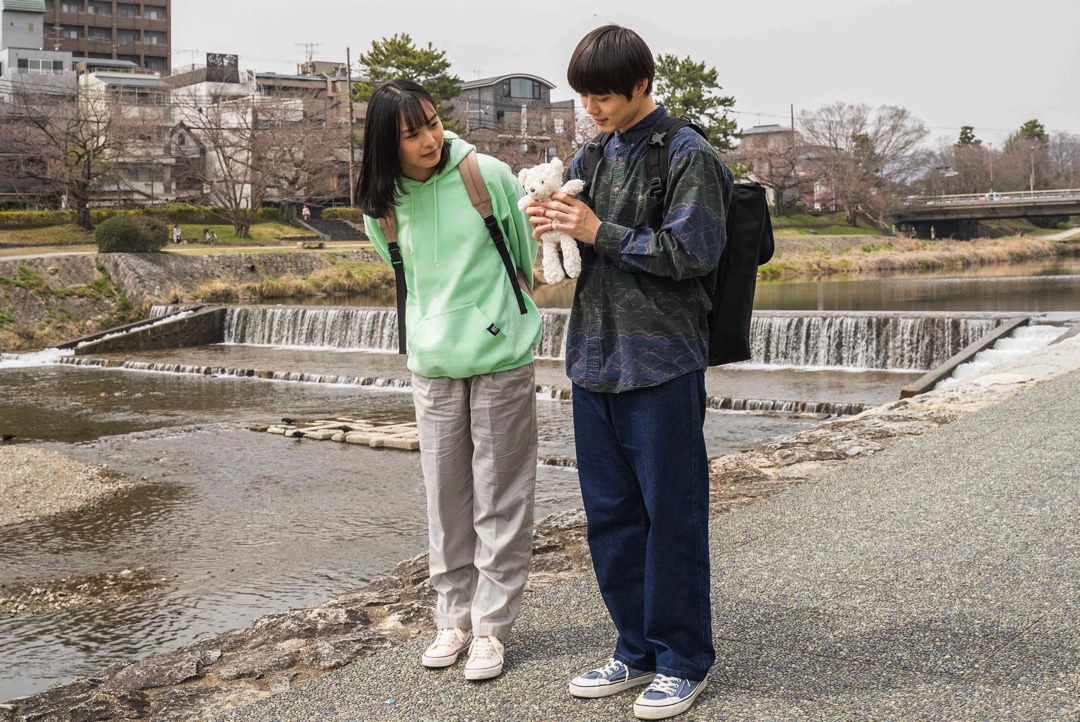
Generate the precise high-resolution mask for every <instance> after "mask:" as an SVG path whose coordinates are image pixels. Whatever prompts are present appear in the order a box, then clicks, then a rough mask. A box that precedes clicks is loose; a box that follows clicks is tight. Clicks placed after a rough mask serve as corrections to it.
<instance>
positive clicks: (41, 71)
mask: <svg viewBox="0 0 1080 722" xmlns="http://www.w3.org/2000/svg"><path fill="white" fill-rule="evenodd" d="M17 67H18V71H19V72H20V73H29V74H30V75H60V74H62V73H63V72H64V61H62V60H39V59H37V58H19V59H18V61H17Z"/></svg>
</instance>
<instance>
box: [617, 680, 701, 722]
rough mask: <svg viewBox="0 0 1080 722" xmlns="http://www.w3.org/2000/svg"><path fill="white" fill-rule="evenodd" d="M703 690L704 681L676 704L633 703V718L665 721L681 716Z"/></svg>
mask: <svg viewBox="0 0 1080 722" xmlns="http://www.w3.org/2000/svg"><path fill="white" fill-rule="evenodd" d="M703 689H705V680H701V684H699V685H698V686H697V687H695V688H694V691H693V692H691V693H690V695H689V696H688V697H687V698H686V699H682V700H679V701H678V702H673V703H671V704H665V705H660V706H653V705H643V704H639V703H637V702H634V716H635V717H637V718H638V719H667V718H668V717H674V716H675V715H677V714H682V713H683V712H685V711H686V710H688V709H690V708H691V707H692V706H693V705H694V701H695V700H697V698H698V695H699V694H701V691H702V690H703Z"/></svg>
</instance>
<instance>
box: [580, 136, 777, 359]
mask: <svg viewBox="0 0 1080 722" xmlns="http://www.w3.org/2000/svg"><path fill="white" fill-rule="evenodd" d="M684 126H689V127H690V128H692V129H694V130H695V131H696V132H697V133H698V134H699V135H700V136H701V137H703V138H706V139H707V136H706V135H705V131H703V130H702V129H701V128H700V127H698V126H697V125H695V124H694V123H691V122H690V121H689V120H686V119H685V118H673V117H668V118H665V119H664V120H662V121H660V123H659V124H658V125H657V126H656V128H655V129H654V130H653V132H652V133H651V134H650V136H649V139H648V140H647V141H646V143H647V144H648V149H647V151H646V152H647V153H648V158H647V163H648V169H649V196H648V198H647V199H646V202H645V205H644V206H643V207H642V208H641V209H640V210H639V211H638V217H637V219H636V220H635V221H634V225H635V226H639V225H643V224H647V225H648V226H649V227H651V228H652V229H653V230H659V228H660V224H661V223H662V222H663V218H664V192H665V189H666V187H667V177H668V147H669V146H670V145H671V139H672V138H674V137H675V133H676V132H677V131H678V130H679V129H680V128H683V127H684ZM610 139H611V133H601V134H600V135H598V136H596V137H595V138H593V139H592V140H591V141H589V145H588V148H587V149H586V152H585V158H584V164H585V165H584V172H583V176H584V180H585V182H586V184H591V183H592V181H593V179H594V178H595V174H596V168H597V166H598V165H599V164H600V159H601V158H602V157H603V154H604V146H606V145H607V142H608V141H609V140H610ZM588 187H589V186H588V185H586V189H588ZM586 192H588V191H586ZM590 197H591V194H590ZM725 200H726V201H728V202H727V203H726V206H727V245H725V246H724V252H723V253H722V254H721V255H720V263H719V265H718V266H717V269H716V271H717V272H716V285H715V286H714V287H713V288H706V289H705V290H706V291H707V292H708V293H709V297H710V298H711V299H712V308H711V309H710V310H709V315H708V322H709V365H710V366H720V365H722V364H729V363H736V362H738V361H747V360H749V359H750V318H751V315H752V313H753V310H754V289H755V287H756V285H757V268H758V266H759V265H761V264H763V263H767V262H768V261H769V259H770V258H772V255H773V250H774V245H775V244H774V241H773V230H772V218H771V217H770V215H769V204H768V200H767V198H766V195H765V187H764V186H763V185H761V184H760V183H736V184H734V186H733V187H732V190H731V197H730V198H728V199H725ZM703 282H704V281H703Z"/></svg>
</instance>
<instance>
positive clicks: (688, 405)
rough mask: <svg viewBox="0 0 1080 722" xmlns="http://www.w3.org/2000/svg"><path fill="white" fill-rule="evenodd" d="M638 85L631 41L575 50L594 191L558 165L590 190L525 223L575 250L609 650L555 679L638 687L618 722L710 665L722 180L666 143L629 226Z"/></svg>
mask: <svg viewBox="0 0 1080 722" xmlns="http://www.w3.org/2000/svg"><path fill="white" fill-rule="evenodd" d="M654 75H655V66H654V62H653V55H652V52H651V51H650V50H649V47H648V46H647V45H646V44H645V42H644V40H642V39H641V37H640V36H638V35H637V33H635V32H633V31H632V30H629V29H627V28H623V27H620V26H617V25H606V26H603V27H600V28H597V29H595V30H593V31H592V32H590V33H589V34H588V35H586V36H585V37H584V38H583V39H582V40H581V42H580V43H579V44H578V46H577V48H576V49H575V50H574V53H573V56H572V57H571V58H570V64H569V68H568V71H567V79H568V80H569V84H570V86H571V87H573V88H574V90H576V91H577V92H578V94H579V95H580V97H581V103H582V106H583V108H584V109H585V111H586V112H587V113H588V114H589V116H590V117H591V118H592V119H593V121H594V122H595V123H596V126H597V129H598V130H599V131H600V132H601V133H603V134H610V135H609V136H606V137H607V142H606V143H605V144H604V146H603V147H602V148H600V149H599V150H597V151H594V152H599V153H601V154H602V155H601V156H600V161H599V166H598V168H597V171H596V173H595V177H594V178H585V177H583V172H582V169H583V164H584V160H583V159H584V155H585V154H586V153H588V152H589V150H588V148H589V144H586V145H585V147H583V148H582V150H581V151H579V152H578V154H577V156H576V157H575V158H574V160H573V162H572V164H571V170H570V175H571V177H572V178H580V179H582V180H584V181H585V182H586V184H590V183H591V187H588V186H587V191H586V195H585V198H584V200H580V199H581V198H582V196H578V197H577V198H574V197H571V196H568V195H565V194H558V193H557V194H555V195H554V197H553V199H552V200H551V201H549V202H546V203H544V204H534V205H533V206H530V207H529V208H527V209H526V211H527V213H528V214H529V216H530V222H531V223H532V225H533V235H534V236H536V237H539V236H540V235H541V234H543V233H546V232H547V231H549V230H552V229H555V230H559V231H565V232H567V233H569V234H570V235H572V236H573V237H574V238H576V239H577V240H578V241H581V243H582V244H583V251H582V269H581V275H580V276H579V277H578V280H577V286H576V288H575V290H574V300H573V304H572V307H571V312H570V321H569V325H568V328H567V339H566V370H567V375H568V376H569V377H570V380H571V381H572V382H573V384H574V386H573V395H572V400H573V406H574V437H575V443H576V446H577V461H578V478H579V479H580V483H581V495H582V501H583V502H584V506H585V513H586V516H587V519H588V538H589V550H590V552H591V554H592V560H593V566H594V569H595V571H596V578H597V582H598V583H599V586H600V592H601V595H602V596H603V598H604V603H605V604H606V606H607V608H608V611H609V613H610V614H611V618H612V621H613V622H614V623H615V628H616V630H617V631H618V639H617V641H616V642H615V649H614V652H613V653H611V654H610V658H609V659H608V661H607V662H606V663H604V664H600V665H599V666H597V667H596V668H595V669H592V670H590V671H587V672H585V673H583V674H580V675H578V676H577V677H575V678H574V679H573V680H571V682H570V694H572V695H574V696H577V697H606V696H608V695H611V694H616V693H618V692H622V691H623V690H627V689H631V688H634V687H638V686H640V685H648V686H647V687H645V689H644V691H642V692H641V693H640V694H639V695H638V696H637V699H636V700H635V702H634V707H633V710H634V714H635V715H636V716H638V717H639V718H643V719H661V718H665V717H671V716H673V715H676V714H679V713H681V712H683V711H685V710H687V709H689V708H690V706H691V705H693V703H694V700H695V699H696V698H697V696H698V695H699V694H700V693H701V691H702V689H704V687H705V678H706V675H707V674H708V672H709V669H710V667H711V666H712V664H713V661H714V659H715V656H716V654H715V652H714V648H713V640H712V628H711V618H712V615H711V610H710V599H709V542H708V510H709V468H708V459H707V457H706V452H705V439H704V429H703V424H704V419H705V369H706V368H707V367H708V330H707V323H706V314H707V312H708V310H709V307H708V301H707V300H706V299H707V298H708V297H709V295H710V294H709V291H708V288H710V287H711V285H712V284H713V283H715V278H716V267H717V264H718V262H719V258H720V253H721V250H722V248H723V244H724V242H725V237H724V217H725V210H724V199H725V198H727V197H730V189H731V184H732V181H733V178H732V175H731V172H730V171H729V170H728V169H727V168H726V167H725V166H724V163H723V162H722V161H721V160H720V157H719V156H718V155H717V153H716V151H715V150H714V149H713V148H712V146H710V145H709V144H708V143H707V142H705V141H704V139H702V138H701V137H700V136H699V135H698V134H697V133H696V132H695V131H693V130H692V129H691V128H682V129H681V130H678V131H677V132H676V135H675V136H674V140H673V141H672V144H671V163H670V170H669V174H668V178H667V189H668V190H667V195H668V199H667V200H666V201H665V206H664V217H663V222H662V224H661V225H660V226H659V228H660V230H659V231H654V230H653V229H652V228H651V227H650V226H648V225H646V224H645V223H642V222H640V221H638V220H637V219H638V210H639V209H638V206H639V199H640V198H644V197H647V196H648V194H649V192H650V184H649V173H648V163H647V147H648V145H647V141H648V140H649V139H650V134H651V133H652V130H653V128H655V127H656V125H657V124H658V123H660V122H661V121H662V120H664V119H665V118H667V117H668V114H667V111H666V110H665V109H664V108H663V106H661V105H658V104H657V103H656V102H655V101H654V100H653V98H652V95H651V93H652V84H653V78H654ZM703 289H704V290H703ZM597 652H598V655H597V656H598V659H602V658H603V656H607V654H606V653H607V650H603V651H601V650H597Z"/></svg>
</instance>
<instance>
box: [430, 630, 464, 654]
mask: <svg viewBox="0 0 1080 722" xmlns="http://www.w3.org/2000/svg"><path fill="white" fill-rule="evenodd" d="M463 636H464V635H462V634H461V633H460V632H458V630H456V629H454V628H453V627H445V628H443V629H440V630H439V633H438V634H436V635H435V641H434V642H432V643H431V647H432V649H434V648H437V647H450V648H453V647H460V646H461V642H462V637H463Z"/></svg>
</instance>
